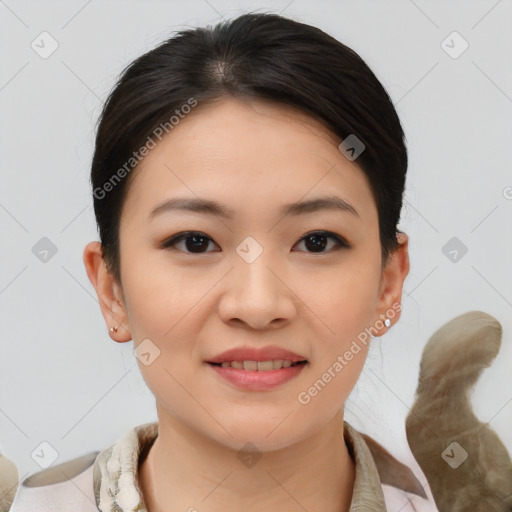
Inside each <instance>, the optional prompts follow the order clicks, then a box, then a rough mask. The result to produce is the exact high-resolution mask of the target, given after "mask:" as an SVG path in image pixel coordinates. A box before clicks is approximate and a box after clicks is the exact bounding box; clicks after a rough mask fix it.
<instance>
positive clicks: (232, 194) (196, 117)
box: [125, 97, 376, 214]
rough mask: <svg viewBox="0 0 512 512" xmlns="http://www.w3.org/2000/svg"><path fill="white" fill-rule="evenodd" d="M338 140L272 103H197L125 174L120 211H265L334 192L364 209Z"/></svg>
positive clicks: (363, 187) (363, 181) (367, 197)
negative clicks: (179, 207) (203, 200)
mask: <svg viewBox="0 0 512 512" xmlns="http://www.w3.org/2000/svg"><path fill="white" fill-rule="evenodd" d="M340 141H341V139H339V138H338V137H337V136H335V135H334V134H333V133H332V132H330V131H329V130H328V129H327V128H326V127H325V126H324V125H323V124H322V123H321V122H320V121H318V120H316V119H314V118H312V117H310V116H308V115H307V114H305V113H303V112H301V111H298V110H297V109H294V108H291V107H288V106H286V105H282V104H278V103H275V102H270V101H266V100H251V101H242V100H240V99H236V98H233V97H224V98H222V99H220V100H217V101H215V102H213V103H210V104H206V105H205V104H199V105H198V106H196V107H195V108H194V109H193V110H192V112H191V113H190V114H188V115H186V116H184V118H183V119H181V120H180V121H179V123H178V124H176V125H175V126H174V127H173V129H172V131H171V132H170V133H169V134H168V135H166V136H165V137H164V138H163V139H162V141H161V142H158V144H157V145H156V147H155V148H154V149H152V150H151V151H150V152H149V154H148V155H147V156H145V157H144V159H143V160H142V162H141V163H140V164H139V165H138V167H137V168H136V169H135V170H134V171H132V172H133V173H134V174H133V175H132V176H131V184H130V187H129V191H128V194H127V196H126V199H125V206H126V205H127V204H128V205H129V210H130V211H132V212H133V211H136V210H141V209H142V210H148V209H150V208H151V207H152V206H154V205H155V204H157V203H158V202H160V201H162V200H165V199H166V198H168V197H169V196H174V195H180V196H184V195H186V196H189V197H207V198H215V199H216V200H218V201H219V202H221V203H224V204H230V205H232V207H233V209H235V210H236V208H237V205H238V206H239V207H240V208H243V207H247V206H250V205H254V207H255V208H256V207H257V205H258V204H259V205H260V206H261V207H263V208H266V209H268V208H269V204H271V203H272V202H276V203H278V204H276V206H280V205H281V204H283V203H286V202H291V201H298V200H299V199H301V198H303V197H305V196H308V195H311V196H315V195H326V194H329V195H332V194H336V193H338V195H341V196H344V198H346V199H347V200H349V201H350V202H351V203H352V204H355V203H357V204H359V205H360V207H359V208H357V206H356V209H357V210H358V211H360V210H365V209H366V210H367V209H368V207H370V209H371V208H372V205H371V203H372V202H373V197H372V195H371V192H370V188H369V184H368V182H367V178H366V176H365V175H364V173H363V172H362V171H361V169H360V168H359V166H358V165H356V163H355V162H352V161H349V160H348V159H347V158H346V157H345V156H344V155H343V154H342V153H341V152H340V151H339V149H338V144H339V142H340ZM263 199H264V200H263ZM260 200H261V201H260ZM368 202H369V203H370V205H368V204H365V203H368ZM373 209H374V210H375V207H374V205H373ZM371 213H372V212H370V214H371ZM373 213H375V214H376V211H374V212H373Z"/></svg>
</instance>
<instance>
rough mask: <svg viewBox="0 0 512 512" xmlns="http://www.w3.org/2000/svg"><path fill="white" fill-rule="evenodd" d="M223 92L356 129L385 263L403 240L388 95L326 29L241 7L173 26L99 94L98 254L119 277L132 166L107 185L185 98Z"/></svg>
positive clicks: (401, 153) (401, 168)
mask: <svg viewBox="0 0 512 512" xmlns="http://www.w3.org/2000/svg"><path fill="white" fill-rule="evenodd" d="M226 95H233V96H235V97H238V98H240V99H244V98H250V99H258V98H261V99H267V100H273V101H276V102H279V103H281V104H284V105H288V106H291V107H295V108H297V109H300V110H301V111H302V112H305V113H307V114H309V115H311V116H312V117H314V118H315V119H317V120H318V121H320V122H322V123H323V124H324V126H326V127H327V128H329V129H330V130H331V131H332V132H333V133H334V134H335V135H336V136H338V137H340V138H341V139H345V138H346V137H348V136H349V135H351V134H354V135H355V136H356V137H357V138H358V139H360V140H361V141H362V142H363V144H364V145H365V149H364V151H363V152H362V153H361V154H360V155H359V156H358V158H357V160H355V163H356V164H359V166H360V168H361V170H362V171H363V172H364V173H365V175H366V177H367V179H368V182H369V184H370V187H371V190H372V193H373V197H374V199H375V202H376V205H377V210H378V214H379V231H380V242H381V255H382V263H383V265H385V263H386V262H387V260H388V257H389V255H390V254H391V253H392V252H393V251H395V250H396V249H397V248H398V245H399V244H398V241H397V238H396V233H397V231H398V230H397V224H398V222H399V219H400V212H401V209H402V200H403V199H402V197H403V192H404V188H405V178H406V172H407V149H406V146H405V136H404V133H403V130H402V127H401V124H400V121H399V118H398V115H397V113H396V111H395V108H394V106H393V104H392V101H391V99H390V97H389V96H388V94H387V92H386V91H385V89H384V87H383V86H382V84H381V83H380V82H379V80H378V79H377V78H376V76H375V75H374V73H373V72H372V71H371V70H370V68H369V67H368V66H367V65H366V63H365V62H364V61H363V60H362V59H361V57H359V55H358V54H357V53H356V52H355V51H353V50H352V49H351V48H349V47H348V46H346V45H344V44H343V43H341V42H340V41H338V40H336V39H334V38H333V37H331V36H330V35H328V34H326V33H325V32H323V31H322V30H320V29H318V28H316V27H313V26H310V25H307V24H304V23H300V22H297V21H294V20H291V19H288V18H285V17H283V16H280V15H277V14H268V13H247V14H243V15H241V16H239V17H237V18H234V19H232V20H227V21H223V22H220V23H219V24H217V25H215V26H213V27H211V26H208V27H206V28H203V27H199V28H193V29H188V30H182V31H179V32H177V33H176V35H174V36H173V37H171V38H170V39H168V40H167V41H165V42H163V43H162V44H160V45H159V46H158V47H156V48H154V49H152V50H151V51H149V52H147V53H145V54H144V55H142V56H140V57H138V58H137V59H136V60H134V61H133V62H132V63H131V64H130V65H129V66H128V67H127V68H126V69H125V70H124V71H123V72H122V74H121V76H120V78H119V80H118V81H117V84H116V85H115V87H114V89H113V90H112V91H111V93H110V95H109V97H108V99H107V101H106V102H105V105H104V107H103V111H102V113H101V115H100V118H99V122H98V128H97V135H96V141H95V151H94V156H93V161H92V168H91V185H92V189H93V195H94V212H95V215H96V222H97V225H98V229H99V234H100V240H101V243H102V254H103V258H104V260H105V263H106V264H107V268H108V269H109V271H110V272H111V273H112V275H113V276H114V277H115V278H116V279H117V280H118V282H121V275H120V254H119V224H120V218H121V209H122V206H123V201H124V198H125V197H126V192H127V190H128V186H129V183H130V176H131V174H132V173H129V174H128V173H126V172H125V173H123V175H125V174H126V177H124V179H121V180H118V181H117V182H116V184H115V186H110V187H109V188H108V192H105V191H106V190H107V187H104V185H105V184H106V183H108V181H109V180H111V178H112V177H113V176H114V175H115V174H116V173H117V172H118V170H119V169H121V168H122V167H123V166H124V168H125V169H126V162H128V161H130V159H131V158H133V154H134V152H135V151H137V150H138V149H139V148H140V147H141V146H143V145H144V143H145V142H146V141H147V140H148V137H150V136H151V134H152V133H154V131H155V129H157V127H158V126H159V125H162V123H166V122H168V121H169V119H170V118H171V117H172V116H173V114H174V113H175V112H176V111H180V109H182V108H183V105H187V104H190V99H191V98H193V99H194V101H196V102H197V104H198V105H201V103H202V102H207V101H209V100H214V99H217V98H221V97H222V96H226ZM119 175H120V174H118V176H119ZM98 190H101V191H102V193H101V194H100V193H98Z"/></svg>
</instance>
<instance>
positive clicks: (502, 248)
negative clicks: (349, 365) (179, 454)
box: [0, 0, 512, 477]
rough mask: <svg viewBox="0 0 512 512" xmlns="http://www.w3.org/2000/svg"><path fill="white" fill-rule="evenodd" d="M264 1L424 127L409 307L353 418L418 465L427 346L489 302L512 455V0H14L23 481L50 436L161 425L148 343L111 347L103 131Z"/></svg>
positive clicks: (481, 411) (6, 289)
mask: <svg viewBox="0 0 512 512" xmlns="http://www.w3.org/2000/svg"><path fill="white" fill-rule="evenodd" d="M249 10H258V11H271V12H281V13H282V14H283V15H286V16H289V17H292V18H294V19H297V20H299V21H304V22H306V23H310V24H312V25H316V26H318V27H319V28H321V29H323V30H325V31H326V32H328V33H330V34H331V35H333V36H334V37H336V38H338V39H339V40H341V41H342V42H344V43H345V44H347V45H349V46H351V47H353V48H354V50H355V51H357V52H358V53H359V54H360V55H361V57H362V58H363V59H365V61H366V62H367V63H368V65H369V66H370V67H371V68H372V70H373V71H374V72H375V74H376V75H377V77H378V78H379V79H380V80H381V81H382V83H383V85H384V86H385V87H386V89H387V91H388V92H389V94H390V96H391V97H392V99H393V101H394V103H395V105H396V108H397V110H398V112H399V115H400V118H401V121H402V123H403V126H404V130H405V132H406V135H407V141H408V148H409V156H410V167H409V172H408V180H407V190H406V196H405V197H406V202H405V206H404V209H403V212H402V222H401V224H400V226H399V227H400V228H401V229H402V230H404V231H406V232H407V233H408V234H409V237H410V256H411V271H410V274H409V276H408V278H407V280H406V282H405V288H404V295H403V301H402V303H403V307H404V309H403V313H402V318H401V320H400V322H399V323H398V324H397V325H395V326H394V327H392V328H391V330H390V331H389V332H388V333H387V334H385V335H384V336H383V337H381V338H376V339H375V340H374V345H373V347H372V349H371V352H370V356H369V360H368V361H367V364H366V367H365V370H364V372H363V374H362V375H361V378H360V380H359V382H358V384H357V386H356V388H355V390H354V392H353V393H352V395H351V398H350V401H349V402H348V403H347V410H346V419H347V420H348V421H349V422H351V423H352V424H353V425H354V426H356V428H360V429H362V430H364V431H365V432H367V433H369V434H370V435H372V436H374V437H375V438H376V439H377V440H379V441H381V442H382V443H383V444H385V445H386V447H387V448H388V449H390V450H391V451H392V452H393V453H394V454H395V455H396V456H398V457H399V458H401V459H402V460H403V461H406V462H407V463H409V464H411V465H412V466H414V461H413V459H412V458H411V454H410V452H409V450H408V447H407V443H406V440H405V428H404V419H405V416H406V414H407V411H408V409H409V407H410V406H411V404H412V403H413V400H414V392H415V388H416V383H417V378H418V364H419V360H420V357H421V351H422V349H423V346H424V344H425V343H426V341H427V340H428V338H429V337H430V336H431V335H432V334H433V332H434V331H435V330H436V329H437V328H439V327H440V326H441V325H442V324H444V323H445V322H447V321H448V320H450V319H452V318H453V317H454V316H457V315H460V314H462V313H465V312H467V311H470V310H483V311H485V312H487V313H490V314H491V315H493V316H495V317H496V318H497V319H498V320H499V321H500V322H501V324H502V326H503V344H502V349H501V352H500V355H499V357H498V358H497V360H496V361H495V362H494V364H493V365H492V367H491V368H490V369H489V370H486V371H485V373H484V374H483V376H482V378H481V379H480V381H479V382H478V384H477V387H476V389H475V391H474V393H473V395H472V401H473V404H474V408H475V411H476V413H477V415H478V417H479V418H480V419H481V421H484V422H489V424H490V426H491V427H492V428H493V429H494V430H495V431H496V432H497V433H498V435H499V436H500V437H501V439H502V440H503V441H504V443H505V444H506V445H507V447H508V450H509V452H512V429H511V428H510V426H511V425H512V372H511V371H510V368H511V363H512V314H511V313H512V269H511V267H512V172H511V163H510V162H511V140H512V122H511V112H512V70H511V65H510V63H511V55H512V32H511V31H510V26H511V24H512V5H511V2H510V1H471V2H468V1H464V2H462V1H461V2H455V1H452V2H445V1H435V2H434V1H431V2H426V1H419V0H415V1H412V0H400V1H399V0H396V1H388V2H380V1H372V2H370V1H358V2H355V1H354V2H339V1H338V2H333V1H331V2H328V1H324V2H318V1H306V0H293V1H291V2H290V1H289V0H286V1H277V2H249V1H247V2H242V1H240V2H225V1H221V0H211V1H210V0H209V1H208V2H206V1H205V0H193V1H187V2H177V1H167V2H156V1H151V2H141V1H138V2H130V1H122V2H121V1H99V0H92V1H89V2H87V1H67V2H64V1H62V2H35V1H34V2H24V1H14V0H5V1H0V20H1V21H0V24H1V26H0V38H1V58H2V65H1V67H0V112H1V118H0V119H1V120H0V130H1V137H0V141H1V142H0V169H1V173H2V180H1V187H0V228H1V235H2V236H1V240H2V250H1V251H0V257H1V270H0V308H1V322H0V329H1V331H0V343H1V351H0V449H1V450H2V451H3V452H4V453H5V454H6V455H7V456H8V457H10V458H11V459H12V460H14V461H15V463H16V464H17V465H18V468H19V470H20V476H21V477H24V476H26V475H27V474H28V473H32V472H35V471H37V470H40V469H41V468H40V467H39V466H38V465H37V464H36V462H35V461H34V460H33V459H32V457H31V453H32V452H33V451H34V450H35V449H36V448H38V447H39V445H40V443H41V442H43V441H46V442H48V443H50V445H51V446H52V447H53V448H54V449H55V450H56V452H57V453H58V457H59V458H58V460H57V461H56V463H59V462H62V461H65V460H67V459H69V458H72V457H76V456H79V455H82V454H84V453H86V452H89V451H93V450H101V449H103V448H105V447H106V446H107V445H108V444H110V443H111V442H113V441H114V440H115V439H116V438H117V437H118V436H119V435H121V434H122V433H124V432H125V431H126V430H127V429H128V428H129V427H132V426H135V425H138V424H141V423H144V422H147V421H155V420H156V419H157V417H156V412H155V406H154V399H153V395H152V394H151V393H150V392H149V390H148V389H147V387H146V385H145V383H144V381H143V380H142V378H141V376H140V373H139V370H138V367H137V364H136V359H135V357H134V355H133V343H132V342H129V343H125V344H118V343H114V342H113V341H111V340H110V338H109V336H108V333H107V330H106V327H105V325H104V322H103V318H102V316H101V314H100V309H99V305H98V302H97V298H96V295H95V292H94V289H93V287H92V285H91V284H90V283H89V280H88V278H87V275H86V273H85V269H84V266H83V263H82V251H83V248H84V246H85V244H86V243H87V242H89V241H91V240H95V239H98V237H97V233H96V228H95V221H94V216H93V212H92V198H91V194H90V191H89V181H88V180H89V174H88V173H89V166H90V161H91V156H92V144H93V137H94V129H95V123H96V120H97V117H98V114H99V112H100V107H101V105H102V102H103V101H104V100H105V99H106V96H107V94H108V92H109V91H110V89H111V87H112V86H113V84H114V81H115V79H116V77H117V75H118V74H119V72H120V71H121V70H122V69H123V67H124V66H125V65H126V64H128V63H129V62H130V61H131V60H132V59H134V58H135V57H138V56H139V55H140V54H142V53H144V52H145V51H147V50H149V49H150V48H152V47H154V46H155V45H156V44H158V43H159V42H161V41H162V40H163V39H165V38H167V37H169V36H171V35H172V32H173V31H174V30H178V29H182V28H187V27H190V26H195V25H205V24H214V23H215V22H217V21H219V20H220V18H221V16H223V17H227V18H231V17H233V16H235V15H237V14H240V13H241V12H246V11H249ZM43 31H47V32H48V33H49V34H51V37H52V38H54V39H55V40H56V41H57V43H58V48H57V50H56V51H55V52H54V53H53V54H52V55H51V56H49V57H48V58H46V59H43V58H42V57H41V56H40V55H39V54H38V53H36V51H34V50H33V49H32V47H31V43H32V41H34V40H35V41H36V43H37V41H38V40H40V39H38V36H39V34H40V33H41V32H43ZM453 31H457V32H458V33H459V34H460V35H461V36H462V37H463V38H464V39H465V40H466V41H467V43H468V44H469V47H468V49H467V50H466V51H465V52H464V53H462V54H461V55H460V56H458V57H457V58H453V57H452V56H450V55H449V54H448V53H447V52H446V51H445V50H444V49H443V47H442V42H443V40H445V39H446V37H447V36H448V35H449V34H451V33H452V32H453ZM45 47H46V48H49V45H48V44H47V45H45ZM457 48H461V46H460V42H457V43H456V44H455V50H456V49H457ZM43 237H47V238H48V239H50V240H51V242H52V243H53V244H54V245H55V246H56V248H57V252H56V254H54V255H53V256H52V257H49V256H50V255H49V256H48V261H47V262H42V261H40V260H39V259H38V258H37V257H36V255H35V254H34V253H33V251H32V248H33V247H34V246H35V245H36V244H37V243H38V241H39V240H40V239H41V238H43ZM452 237H456V238H457V239H458V242H457V243H459V244H464V245H465V246H466V247H467V249H468V252H467V254H465V255H464V256H463V257H462V258H461V259H459V260H458V261H457V262H454V261H451V260H450V259H449V258H448V257H447V256H445V254H444V253H443V250H442V249H443V247H444V246H445V244H446V243H447V242H448V241H449V240H450V239H451V238H452ZM36 247H37V246H36ZM50 254H51V253H50Z"/></svg>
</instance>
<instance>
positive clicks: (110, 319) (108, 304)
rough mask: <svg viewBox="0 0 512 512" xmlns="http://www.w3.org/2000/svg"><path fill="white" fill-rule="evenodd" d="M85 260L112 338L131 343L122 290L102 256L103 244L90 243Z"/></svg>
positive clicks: (84, 254) (86, 248) (86, 247)
mask: <svg viewBox="0 0 512 512" xmlns="http://www.w3.org/2000/svg"><path fill="white" fill-rule="evenodd" d="M83 260H84V265H85V269H86V271H87V276H88V277H89V280H90V281H91V283H92V285H93V286H94V288H95V290H96V295H97V296H98V300H99V303H100V308H101V313H102V314H103V318H104V319H105V323H106V325H107V329H108V333H109V335H110V337H111V338H112V339H113V340H114V341H117V342H120V343H121V342H125V341H130V340H131V339H132V337H131V333H130V328H129V322H128V315H127V313H126V306H125V304H124V298H123V292H122V288H121V286H120V284H119V283H118V282H117V281H116V279H115V278H114V276H113V275H112V274H111V273H110V272H109V271H108V270H107V266H106V264H105V261H104V260H103V256H102V254H101V243H100V242H90V243H88V244H87V245H86V246H85V249H84V253H83ZM111 327H117V332H112V331H111V330H110V328H111Z"/></svg>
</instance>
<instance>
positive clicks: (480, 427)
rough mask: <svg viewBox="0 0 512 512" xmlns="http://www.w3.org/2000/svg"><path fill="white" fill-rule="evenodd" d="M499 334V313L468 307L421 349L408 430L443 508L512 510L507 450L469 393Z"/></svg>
mask: <svg viewBox="0 0 512 512" xmlns="http://www.w3.org/2000/svg"><path fill="white" fill-rule="evenodd" d="M501 334H502V327H501V324H500V323H499V322H498V321H497V320H496V319H495V318H494V317H492V316H491V315H488V314H487V313H484V312H482V311H470V312H468V313H465V314H463V315H460V316H458V317H456V318H454V319H453V320H451V321H449V322H448V323H446V324H445V325H443V326H442V327H441V328H440V329H438V330H437V331H436V332H435V333H434V334H433V336H432V337H431V338H430V340H429V341H428V343H427V345H426V346H425V348H424V350H423V355H422V358H421V364H420V375H419V380H418V388H417V390H416V400H415V402H414V404H413V406H412V408H411V410H410V411H409V414H408V416H407V420H406V432H407V439H408V442H409V446H410V448H411V451H412V453H413V455H414V457H415V458H416V460H417V461H418V464H419V465H420V467H421V469H422V470H423V473H424V474H425V476H426V478H427V480H428V482H429V485H430V488H431V490H432V494H433V496H434V499H435V501H436V505H437V507H438V509H439V512H448V511H449V512H469V511H472V512H474V511H485V512H512V461H511V458H510V455H509V453H508V452H507V449H506V448H505V446H504V444H503V443H502V442H501V440H500V439H499V437H498V436H497V435H496V434H495V433H494V432H493V430H491V428H489V427H488V426H487V425H486V424H485V423H482V422H481V421H479V420H478V418H477V417H476V416H475V415H474V413H473V411H472V408H471V402H470V396H469V395H470V391H471V390H472V388H473V386H474V385H475V383H476V381H477V380H478V378H479V376H480V374H481V373H482V371H483V370H484V369H485V368H487V367H488V366H490V364H491V363H492V361H493V360H494V358H495V357H496V356H497V354H498V352H499V350H500V345H501ZM499 391H503V389H497V390H496V392H497V393H498V392H499ZM507 391H508V393H509V394H508V395H506V396H504V397H503V400H502V401H504V400H505V399H506V398H507V397H508V398H510V394H511V393H512V390H511V389H507ZM500 403H501V402H500Z"/></svg>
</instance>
